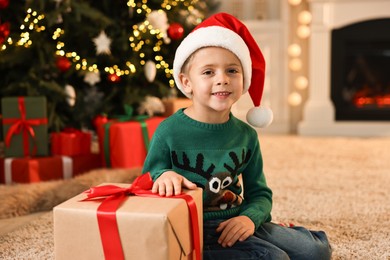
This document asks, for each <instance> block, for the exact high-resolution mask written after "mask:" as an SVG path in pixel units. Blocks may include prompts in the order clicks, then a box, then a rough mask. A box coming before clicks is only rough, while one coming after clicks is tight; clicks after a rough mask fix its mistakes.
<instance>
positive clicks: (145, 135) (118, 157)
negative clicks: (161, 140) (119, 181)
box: [97, 117, 165, 168]
mask: <svg viewBox="0 0 390 260" xmlns="http://www.w3.org/2000/svg"><path fill="white" fill-rule="evenodd" d="M164 119H165V117H151V118H147V119H145V120H139V121H136V120H132V121H125V122H118V121H113V120H112V121H109V122H108V123H106V124H102V125H100V126H98V129H97V134H98V138H99V151H100V154H101V156H102V161H103V165H104V166H106V167H112V168H132V167H142V166H143V164H144V160H145V158H146V154H147V149H148V143H149V140H150V139H151V138H152V136H153V133H154V132H155V131H156V129H157V127H158V125H159V124H160V123H161V121H163V120H164Z"/></svg>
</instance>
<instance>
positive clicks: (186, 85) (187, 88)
mask: <svg viewBox="0 0 390 260" xmlns="http://www.w3.org/2000/svg"><path fill="white" fill-rule="evenodd" d="M179 80H180V82H181V85H182V86H183V91H184V92H185V93H186V94H192V86H191V81H190V79H189V78H188V77H187V75H186V74H184V73H180V74H179Z"/></svg>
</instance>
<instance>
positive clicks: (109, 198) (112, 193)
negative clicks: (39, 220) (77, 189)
mask: <svg viewBox="0 0 390 260" xmlns="http://www.w3.org/2000/svg"><path fill="white" fill-rule="evenodd" d="M152 186H153V180H152V178H151V176H150V174H149V173H147V174H142V175H141V176H139V177H138V178H136V179H135V180H134V182H133V183H132V185H131V186H130V187H128V188H121V187H118V186H115V185H103V186H98V187H93V188H91V189H89V190H87V191H86V192H85V193H87V196H88V198H86V199H84V200H83V201H88V200H96V199H104V200H103V202H102V203H101V204H100V206H99V207H98V209H97V218H98V225H99V230H100V237H101V240H102V244H103V251H104V256H105V259H106V260H122V259H125V257H124V253H123V248H122V245H121V241H120V236H119V230H118V228H112V227H117V226H118V225H117V221H116V211H117V209H118V208H119V206H120V205H121V204H122V202H123V201H124V199H125V198H126V196H128V195H136V196H142V197H154V198H162V197H161V196H159V195H157V194H155V193H152V192H151V189H152ZM169 198H178V199H184V200H185V201H186V202H187V206H188V209H189V210H190V218H191V227H192V244H193V248H194V249H195V254H196V259H198V260H200V259H201V255H200V234H199V222H198V211H197V209H196V204H195V201H194V199H193V198H192V197H191V196H190V195H188V194H180V195H175V196H172V197H169Z"/></svg>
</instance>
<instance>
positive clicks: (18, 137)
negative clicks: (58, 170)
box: [1, 97, 49, 157]
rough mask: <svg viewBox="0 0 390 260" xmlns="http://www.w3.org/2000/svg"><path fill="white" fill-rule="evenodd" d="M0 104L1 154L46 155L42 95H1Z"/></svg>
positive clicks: (44, 103) (45, 128)
mask: <svg viewBox="0 0 390 260" xmlns="http://www.w3.org/2000/svg"><path fill="white" fill-rule="evenodd" d="M1 108H2V113H3V135H4V141H5V156H6V157H26V156H47V155H48V150H49V146H48V127H47V117H46V98H45V97H5V98H2V100H1Z"/></svg>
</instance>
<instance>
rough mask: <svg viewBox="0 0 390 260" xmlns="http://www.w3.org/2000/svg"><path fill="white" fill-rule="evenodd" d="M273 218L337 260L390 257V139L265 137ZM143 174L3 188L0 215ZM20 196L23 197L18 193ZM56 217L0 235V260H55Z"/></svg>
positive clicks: (110, 173)
mask: <svg viewBox="0 0 390 260" xmlns="http://www.w3.org/2000/svg"><path fill="white" fill-rule="evenodd" d="M260 142H261V147H262V151H263V157H264V162H265V172H266V176H267V179H268V184H269V186H270V187H271V188H272V189H273V191H274V209H273V218H274V220H275V221H280V222H289V223H294V224H295V225H302V226H305V227H308V228H310V229H316V230H324V231H326V232H327V234H328V236H329V239H330V241H331V244H332V247H333V250H334V252H333V259H340V260H341V259H365V260H366V259H375V260H377V259H378V260H389V259H390V251H389V248H390V203H389V201H390V192H389V187H390V157H389V154H390V153H389V147H390V138H364V139H363V138H331V137H327V138H319V137H297V136H274V135H264V136H261V137H260ZM138 174H139V170H105V169H102V170H98V171H93V172H90V173H87V174H85V175H83V176H79V177H77V178H75V179H72V180H69V181H57V182H48V183H39V184H31V185H15V186H9V187H8V186H0V217H1V218H4V217H12V216H19V215H23V214H29V213H31V212H36V211H41V210H50V209H51V208H52V207H53V206H54V205H57V204H58V203H60V202H61V201H63V200H65V199H67V198H68V197H72V196H74V195H75V194H77V193H79V192H81V191H83V190H85V189H87V188H88V187H90V186H94V185H97V184H99V183H101V182H131V181H132V180H133V179H134V178H135V177H136V176H137V175H138ZM16 191H18V192H16ZM53 248H54V245H53V222H52V213H51V211H48V212H47V213H45V214H43V215H41V216H40V217H39V218H37V219H36V220H34V221H33V222H31V223H29V224H27V225H25V226H22V227H20V228H19V229H17V230H15V231H13V232H11V233H8V234H5V235H3V236H1V237H0V259H54V256H53Z"/></svg>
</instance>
